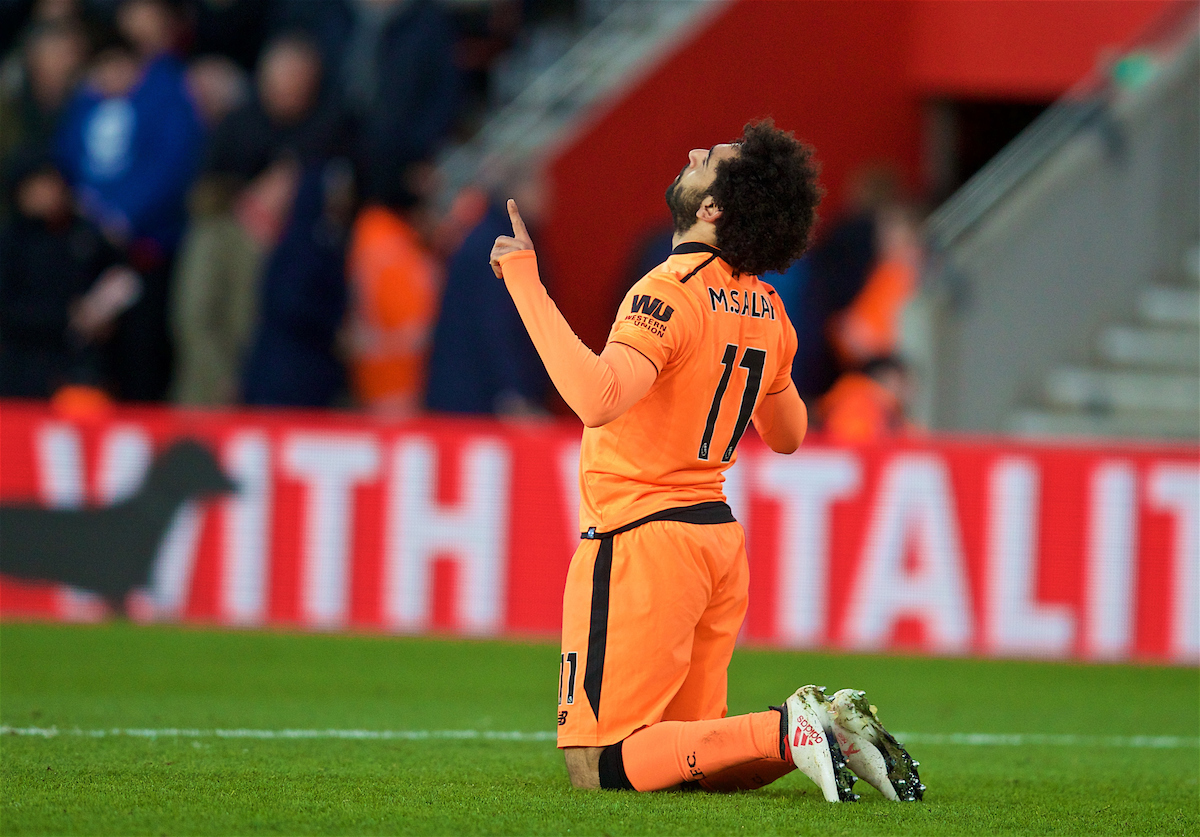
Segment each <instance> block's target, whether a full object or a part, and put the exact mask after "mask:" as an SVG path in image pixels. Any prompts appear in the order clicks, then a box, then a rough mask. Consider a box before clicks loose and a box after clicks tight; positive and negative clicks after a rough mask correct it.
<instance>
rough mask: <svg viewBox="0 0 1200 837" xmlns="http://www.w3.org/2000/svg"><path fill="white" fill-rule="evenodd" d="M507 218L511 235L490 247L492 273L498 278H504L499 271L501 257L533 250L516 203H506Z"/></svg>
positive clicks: (499, 239)
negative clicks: (511, 230) (510, 223)
mask: <svg viewBox="0 0 1200 837" xmlns="http://www.w3.org/2000/svg"><path fill="white" fill-rule="evenodd" d="M508 217H509V219H510V220H511V221H512V227H513V234H512V235H511V236H509V235H502V236H500V237H499V238H497V239H496V243H495V244H493V245H492V272H493V273H495V274H496V276H497V277H499V278H503V277H504V272H503V271H502V270H501V269H500V257H501V256H506V255H508V254H509V253H516V252H517V251H518V250H532V249H533V240H532V239H530V237H529V230H527V229H525V222H524V221H522V220H521V213H520V212H518V211H517V202H516V201H514V200H509V202H508Z"/></svg>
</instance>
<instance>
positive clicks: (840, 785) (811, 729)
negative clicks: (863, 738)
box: [784, 686, 858, 802]
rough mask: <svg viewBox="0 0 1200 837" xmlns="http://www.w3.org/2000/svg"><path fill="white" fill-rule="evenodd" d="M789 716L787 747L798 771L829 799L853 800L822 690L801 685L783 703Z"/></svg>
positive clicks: (850, 776)
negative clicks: (814, 783)
mask: <svg viewBox="0 0 1200 837" xmlns="http://www.w3.org/2000/svg"><path fill="white" fill-rule="evenodd" d="M784 708H785V709H786V710H787V717H788V739H787V745H788V749H789V750H790V751H791V754H792V762H793V763H794V764H795V765H796V767H797V768H799V770H800V772H801V773H803V774H804V775H805V776H807V777H808V778H810V779H812V780H813V781H814V782H816V784H817V787H819V788H820V789H821V793H822V794H824V796H825V799H826V801H828V802H854V801H855V800H857V799H858V794H856V793H854V792H853V787H854V774H853V773H851V772H850V769H849V768H848V767H847V766H846V759H845V757H843V756H842V751H841V748H840V747H839V746H838V742H837V736H836V734H835V731H834V724H833V711H832V707H831V706H830V703H829V699H828V698H827V697H825V690H824V688H822V687H819V686H803V687H801V688H799V689H797V690H796V693H795V694H794V695H792V696H791V697H789V698H788V699H787V702H786V703H785V704H784Z"/></svg>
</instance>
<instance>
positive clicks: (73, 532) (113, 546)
mask: <svg viewBox="0 0 1200 837" xmlns="http://www.w3.org/2000/svg"><path fill="white" fill-rule="evenodd" d="M236 490H237V484H236V483H234V481H233V480H231V479H230V478H229V477H228V476H226V475H225V473H224V472H223V471H222V470H221V467H220V465H219V464H218V463H217V459H216V457H215V456H214V455H213V453H212V451H210V450H209V449H208V448H207V447H205V446H204V445H203V444H201V443H200V442H198V441H196V440H194V439H181V440H179V441H177V442H175V443H174V444H172V445H171V446H170V447H169V448H167V449H166V450H165V451H163V452H162V453H161V454H160V455H159V456H158V458H157V459H155V461H154V463H153V464H152V465H151V466H150V468H149V469H148V470H147V472H146V477H145V479H144V480H143V481H142V484H141V485H140V486H139V487H138V489H137V491H136V492H134V493H133V495H131V496H130V497H129V498H128V499H126V500H122V501H121V502H118V503H114V504H113V505H111V506H107V507H104V508H87V509H52V508H46V507H45V506H41V505H36V504H32V503H12V504H0V573H3V574H5V575H8V576H12V577H14V578H20V579H24V580H28V581H48V582H60V583H62V584H70V585H73V586H75V587H81V588H83V589H85V590H91V591H93V592H95V593H99V594H100V595H101V596H102V597H103V598H104V599H105V601H106V602H108V604H109V606H110V607H112V608H113V610H114V611H115V612H117V613H122V612H124V608H125V598H126V596H127V595H128V594H129V591H130V590H132V589H134V588H135V587H143V586H145V585H146V584H147V583H148V582H149V580H150V568H151V566H152V565H153V563H154V558H155V556H156V555H157V554H158V550H159V546H160V544H161V543H162V540H163V536H164V535H165V534H166V532H167V527H168V526H170V524H171V521H172V520H173V519H174V517H175V514H176V512H178V511H179V509H180V507H181V506H182V505H183V504H184V503H186V502H188V501H190V500H201V499H204V498H211V497H214V496H217V495H220V494H227V493H229V492H231V491H236Z"/></svg>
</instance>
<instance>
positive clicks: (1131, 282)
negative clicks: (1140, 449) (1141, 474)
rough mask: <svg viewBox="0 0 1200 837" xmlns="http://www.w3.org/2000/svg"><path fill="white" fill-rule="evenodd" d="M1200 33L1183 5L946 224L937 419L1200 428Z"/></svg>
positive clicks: (932, 293) (1194, 432) (926, 302)
mask: <svg viewBox="0 0 1200 837" xmlns="http://www.w3.org/2000/svg"><path fill="white" fill-rule="evenodd" d="M1196 32H1197V19H1196V9H1195V7H1193V6H1187V7H1184V6H1182V5H1181V6H1180V7H1178V8H1176V9H1175V10H1173V13H1172V14H1171V15H1169V16H1168V17H1167V18H1166V19H1164V20H1163V21H1161V22H1160V23H1159V24H1158V25H1157V26H1156V27H1155V28H1154V29H1152V30H1151V31H1150V32H1148V33H1147V34H1146V35H1144V36H1142V37H1141V38H1140V39H1138V41H1137V42H1135V43H1134V44H1132V45H1130V46H1129V47H1128V48H1126V49H1125V50H1124V52H1123V54H1122V56H1121V57H1120V58H1119V59H1118V60H1116V61H1114V62H1113V63H1112V65H1111V66H1110V67H1109V68H1108V71H1107V73H1097V74H1095V75H1093V76H1092V77H1090V78H1088V79H1086V80H1085V81H1084V82H1083V83H1081V84H1080V85H1079V86H1078V87H1076V88H1075V89H1074V90H1073V91H1071V92H1070V93H1069V94H1068V95H1067V96H1065V97H1064V98H1063V99H1062V100H1061V101H1060V102H1059V103H1058V104H1056V105H1055V106H1054V107H1053V108H1051V109H1050V111H1048V112H1047V113H1046V114H1045V115H1043V116H1042V117H1041V118H1039V119H1038V120H1037V121H1036V122H1035V123H1034V124H1033V125H1031V126H1030V128H1029V129H1027V130H1026V131H1025V132H1024V133H1023V134H1022V135H1021V136H1020V137H1019V138H1018V139H1017V140H1016V141H1015V142H1014V143H1012V145H1011V146H1010V147H1009V148H1007V149H1006V150H1005V152H1004V153H1002V154H1001V155H999V156H998V157H996V158H995V159H994V160H993V161H992V162H991V163H989V164H988V165H987V166H986V167H985V168H984V169H983V170H982V171H980V172H979V173H978V175H977V176H976V177H974V178H973V179H972V180H971V181H970V182H969V183H968V184H967V185H966V186H965V187H964V188H963V189H962V190H960V191H959V193H957V194H956V195H955V196H954V197H952V198H951V199H950V200H949V201H948V202H947V203H946V204H945V205H944V206H943V207H942V208H941V209H939V210H938V211H937V212H936V213H935V214H934V216H933V217H932V218H931V219H930V221H929V224H928V228H927V231H928V237H929V241H930V244H931V247H932V249H933V250H934V252H935V253H936V254H937V258H936V259H935V267H934V268H933V269H932V271H931V274H930V275H929V276H928V277H927V278H926V286H925V290H924V293H923V297H922V299H921V300H920V301H919V303H918V305H917V306H916V310H915V311H914V312H912V316H911V318H910V323H909V328H908V335H909V340H910V345H909V350H910V352H909V353H910V354H911V355H913V356H914V357H915V358H916V359H918V366H919V374H920V376H921V378H922V379H923V382H924V396H923V397H922V400H921V406H920V407H919V408H918V412H919V413H920V415H921V417H922V418H923V419H924V420H925V421H926V422H927V423H928V424H929V425H930V426H932V427H935V428H939V429H945V430H973V431H1012V432H1016V433H1018V434H1022V435H1034V436H1045V435H1051V436H1062V435H1073V436H1129V437H1138V436H1141V437H1183V438H1195V437H1197V436H1200V409H1198V408H1200V379H1198V377H1197V372H1198V371H1200V360H1198V355H1200V351H1198V347H1200V330H1198V329H1200V288H1197V282H1198V281H1200V280H1198V279H1197V267H1196V258H1197V257H1196V252H1197V251H1196V243H1197V241H1198V240H1200V230H1198V229H1197V218H1198V217H1200V214H1198V210H1197V195H1196V190H1195V184H1196V182H1197V161H1198V160H1200V135H1198V132H1197V125H1198V124H1200V121H1198V116H1197V107H1198V103H1200V62H1198V60H1197V55H1198V50H1200V40H1198V38H1197V34H1196Z"/></svg>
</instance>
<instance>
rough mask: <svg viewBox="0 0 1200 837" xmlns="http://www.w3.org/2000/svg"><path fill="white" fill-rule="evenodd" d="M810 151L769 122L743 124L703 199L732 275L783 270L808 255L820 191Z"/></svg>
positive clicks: (722, 255) (718, 244) (821, 194)
mask: <svg viewBox="0 0 1200 837" xmlns="http://www.w3.org/2000/svg"><path fill="white" fill-rule="evenodd" d="M812 154H813V151H812V148H811V147H809V146H807V145H805V144H804V143H802V142H800V141H799V140H798V139H796V137H795V136H794V135H793V134H792V133H791V132H789V131H783V130H781V129H779V128H776V127H775V123H774V121H772V120H771V119H763V120H760V121H758V122H748V123H746V127H745V129H744V132H743V134H742V139H741V140H740V142H739V148H738V154H737V156H736V157H731V158H729V159H727V160H722V161H721V162H720V163H719V164H718V165H717V173H716V178H715V179H714V180H713V183H712V186H711V187H710V188H709V190H708V191H709V193H710V194H711V195H712V196H713V201H714V202H715V203H716V204H717V206H719V207H720V208H721V217H720V218H718V219H717V221H716V228H717V246H718V247H720V248H721V258H723V259H724V260H725V261H726V262H728V263H729V266H730V267H732V268H733V269H734V272H735V273H754V274H760V273H765V272H767V271H770V270H779V271H782V270H786V269H787V268H788V266H789V265H790V264H791V263H792V262H794V261H795V260H796V259H798V258H800V257H801V256H802V255H804V251H805V250H807V249H808V245H809V238H810V236H811V235H812V229H813V226H814V225H815V224H816V221H817V204H819V203H820V202H821V197H822V196H823V195H824V194H825V190H824V189H822V188H821V186H820V185H819V184H818V183H817V174H818V172H819V170H820V167H819V166H818V164H817V163H816V161H815V160H813V157H812Z"/></svg>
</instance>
